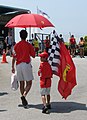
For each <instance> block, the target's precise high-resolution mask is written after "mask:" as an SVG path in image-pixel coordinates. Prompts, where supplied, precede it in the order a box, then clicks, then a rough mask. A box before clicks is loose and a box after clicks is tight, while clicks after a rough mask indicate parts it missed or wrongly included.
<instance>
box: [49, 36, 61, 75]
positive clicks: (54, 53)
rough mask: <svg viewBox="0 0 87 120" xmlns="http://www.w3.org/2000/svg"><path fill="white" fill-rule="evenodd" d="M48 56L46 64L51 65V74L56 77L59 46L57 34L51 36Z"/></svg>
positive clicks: (58, 62)
mask: <svg viewBox="0 0 87 120" xmlns="http://www.w3.org/2000/svg"><path fill="white" fill-rule="evenodd" d="M48 54H49V58H48V62H49V64H50V65H51V68H52V71H53V74H55V75H57V74H58V67H59V65H60V46H59V37H58V35H57V34H53V37H52V39H51V45H50V48H49V50H48Z"/></svg>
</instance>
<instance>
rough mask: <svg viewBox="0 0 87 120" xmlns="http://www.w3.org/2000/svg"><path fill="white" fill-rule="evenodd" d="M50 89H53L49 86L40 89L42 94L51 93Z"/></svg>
mask: <svg viewBox="0 0 87 120" xmlns="http://www.w3.org/2000/svg"><path fill="white" fill-rule="evenodd" d="M50 90H51V88H50V87H49V88H41V89H40V93H41V96H42V95H50Z"/></svg>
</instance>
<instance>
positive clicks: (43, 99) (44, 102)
mask: <svg viewBox="0 0 87 120" xmlns="http://www.w3.org/2000/svg"><path fill="white" fill-rule="evenodd" d="M41 98H42V102H43V105H44V106H46V97H45V95H42V96H41Z"/></svg>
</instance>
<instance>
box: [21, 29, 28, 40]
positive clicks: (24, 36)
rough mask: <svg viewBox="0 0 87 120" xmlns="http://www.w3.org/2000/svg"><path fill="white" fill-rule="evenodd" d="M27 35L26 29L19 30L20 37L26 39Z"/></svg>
mask: <svg viewBox="0 0 87 120" xmlns="http://www.w3.org/2000/svg"><path fill="white" fill-rule="evenodd" d="M27 35H28V33H27V31H26V30H21V31H20V37H21V39H26V38H27Z"/></svg>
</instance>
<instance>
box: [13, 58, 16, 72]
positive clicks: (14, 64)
mask: <svg viewBox="0 0 87 120" xmlns="http://www.w3.org/2000/svg"><path fill="white" fill-rule="evenodd" d="M15 61H16V59H15V58H14V57H13V58H12V73H15V67H14V65H15Z"/></svg>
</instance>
